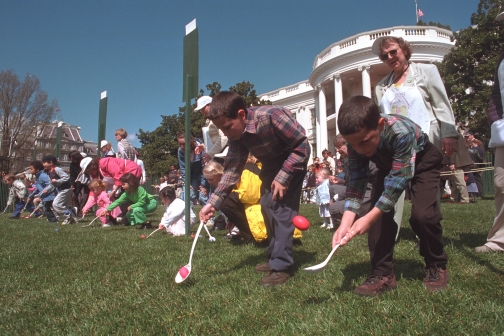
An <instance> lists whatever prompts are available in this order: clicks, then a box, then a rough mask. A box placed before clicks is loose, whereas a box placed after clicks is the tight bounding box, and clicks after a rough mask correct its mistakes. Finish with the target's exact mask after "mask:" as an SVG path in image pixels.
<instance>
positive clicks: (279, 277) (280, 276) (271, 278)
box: [261, 271, 290, 286]
mask: <svg viewBox="0 0 504 336" xmlns="http://www.w3.org/2000/svg"><path fill="white" fill-rule="evenodd" d="M289 279H290V274H289V273H287V272H277V271H271V272H269V274H268V275H265V276H264V277H263V278H262V279H261V285H263V286H277V285H284V284H285V283H287V281H289Z"/></svg>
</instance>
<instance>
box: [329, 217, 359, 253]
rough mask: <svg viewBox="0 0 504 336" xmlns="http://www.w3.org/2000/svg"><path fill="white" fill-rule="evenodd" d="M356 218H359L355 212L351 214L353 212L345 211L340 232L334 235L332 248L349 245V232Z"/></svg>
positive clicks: (337, 231)
mask: <svg viewBox="0 0 504 336" xmlns="http://www.w3.org/2000/svg"><path fill="white" fill-rule="evenodd" d="M355 217H357V214H355V213H354V212H351V211H345V212H344V213H343V218H341V224H340V226H339V228H338V230H336V232H334V235H333V239H332V247H333V248H334V246H336V245H338V244H341V245H342V246H343V245H345V244H346V243H348V241H349V239H348V231H349V230H350V227H351V226H352V224H353V222H354V220H355ZM345 236H346V238H345V239H343V237H345Z"/></svg>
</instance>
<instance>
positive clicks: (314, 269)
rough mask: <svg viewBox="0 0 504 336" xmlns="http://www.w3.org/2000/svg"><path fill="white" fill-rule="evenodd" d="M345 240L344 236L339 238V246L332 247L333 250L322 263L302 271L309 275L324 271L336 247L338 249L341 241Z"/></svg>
mask: <svg viewBox="0 0 504 336" xmlns="http://www.w3.org/2000/svg"><path fill="white" fill-rule="evenodd" d="M345 238H346V236H344V237H343V238H341V241H340V242H339V244H336V245H335V246H334V248H333V249H332V251H331V253H329V255H328V256H327V258H326V260H324V262H322V263H320V264H318V265H314V266H310V267H306V268H303V271H306V272H309V273H317V272H320V271H322V270H323V269H324V267H326V265H327V263H328V262H329V260H330V259H331V257H332V256H333V254H334V252H336V250H337V249H338V247H340V244H341V242H342V241H343V239H345Z"/></svg>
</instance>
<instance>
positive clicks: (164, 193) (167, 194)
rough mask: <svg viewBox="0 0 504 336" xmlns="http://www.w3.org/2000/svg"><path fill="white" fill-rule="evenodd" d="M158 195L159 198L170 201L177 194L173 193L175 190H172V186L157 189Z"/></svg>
mask: <svg viewBox="0 0 504 336" xmlns="http://www.w3.org/2000/svg"><path fill="white" fill-rule="evenodd" d="M159 197H161V198H168V199H169V200H170V201H172V202H173V200H174V199H175V198H177V196H176V195H175V190H173V188H172V187H164V188H163V189H161V190H160V191H159Z"/></svg>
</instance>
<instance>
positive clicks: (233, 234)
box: [231, 226, 240, 236]
mask: <svg viewBox="0 0 504 336" xmlns="http://www.w3.org/2000/svg"><path fill="white" fill-rule="evenodd" d="M239 234H240V230H239V229H238V228H237V227H236V226H235V227H234V228H233V230H231V235H232V236H238V235H239Z"/></svg>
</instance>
